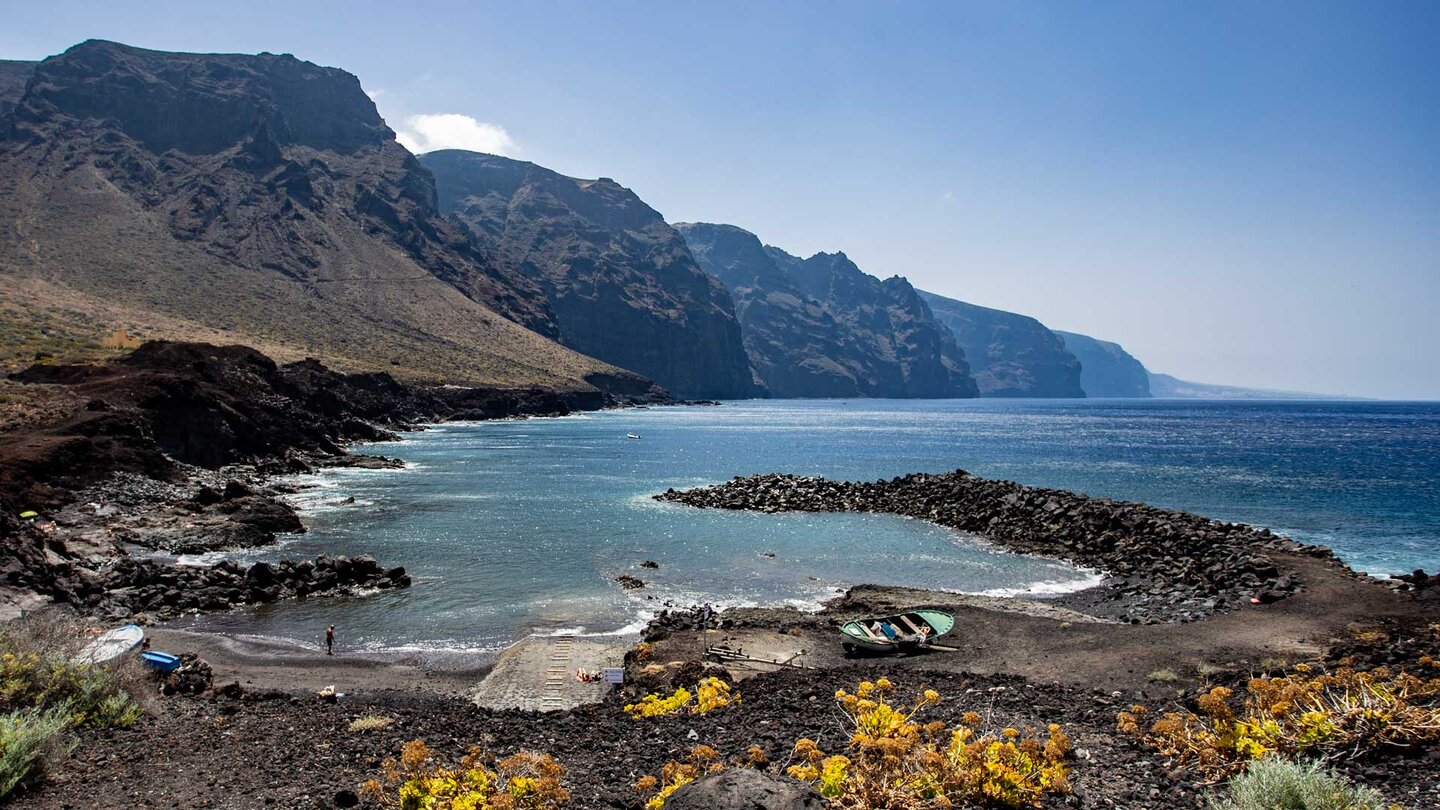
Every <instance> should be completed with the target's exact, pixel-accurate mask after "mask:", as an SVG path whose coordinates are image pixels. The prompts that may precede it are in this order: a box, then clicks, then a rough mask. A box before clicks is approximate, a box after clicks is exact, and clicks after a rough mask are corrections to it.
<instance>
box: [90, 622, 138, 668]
mask: <svg viewBox="0 0 1440 810" xmlns="http://www.w3.org/2000/svg"><path fill="white" fill-rule="evenodd" d="M144 640H145V631H144V630H142V629H141V628H140V625H138V624H127V625H125V626H124V627H117V628H115V629H114V630H106V631H105V632H103V633H101V634H100V635H98V636H96V637H95V638H94V639H92V640H91V641H90V643H89V644H86V645H85V646H84V647H82V648H80V652H79V654H78V655H76V656H75V662H76V663H79V664H99V663H103V662H105V661H110V660H113V659H116V658H119V657H120V656H122V655H124V654H125V653H128V652H130V651H131V650H133V649H135V648H136V647H139V646H140V642H141V641H144Z"/></svg>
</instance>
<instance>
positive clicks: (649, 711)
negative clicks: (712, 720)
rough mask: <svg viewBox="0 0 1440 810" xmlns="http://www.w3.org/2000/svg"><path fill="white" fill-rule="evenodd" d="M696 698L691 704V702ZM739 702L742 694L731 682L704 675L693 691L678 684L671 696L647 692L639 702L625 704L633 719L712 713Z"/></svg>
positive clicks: (627, 712)
mask: <svg viewBox="0 0 1440 810" xmlns="http://www.w3.org/2000/svg"><path fill="white" fill-rule="evenodd" d="M691 700H694V701H695V703H694V705H693V706H692V705H691V704H690V701H691ZM739 702H740V693H739V692H736V691H734V690H733V689H732V688H731V687H730V684H728V683H725V682H724V681H722V680H720V679H719V678H705V679H704V680H702V681H700V683H699V684H698V685H696V687H695V692H694V693H693V694H692V693H691V692H690V690H689V689H686V688H685V687H683V686H682V687H679V688H678V689H676V690H675V691H674V692H672V693H671V694H670V696H669V697H663V698H662V697H660V696H659V695H658V694H654V693H651V694H648V695H646V696H645V697H643V698H641V699H640V702H639V703H630V704H626V706H625V713H626V714H628V715H630V716H631V717H634V718H637V719H638V718H642V717H668V716H671V715H676V714H681V713H682V712H687V713H689V714H709V713H710V712H713V711H715V710H716V709H720V708H723V707H725V706H729V705H731V704H735V703H739Z"/></svg>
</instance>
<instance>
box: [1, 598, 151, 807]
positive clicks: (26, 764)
mask: <svg viewBox="0 0 1440 810" xmlns="http://www.w3.org/2000/svg"><path fill="white" fill-rule="evenodd" d="M86 640H87V639H86V636H85V634H84V633H83V632H82V628H81V626H80V625H79V624H77V623H76V622H75V621H74V620H73V619H71V618H68V617H64V616H60V615H58V614H42V615H38V616H27V617H26V618H24V619H21V620H19V621H15V622H11V623H9V624H7V625H4V626H3V627H0V798H3V797H4V796H6V795H7V794H9V793H10V791H11V790H13V789H14V788H15V786H16V785H18V784H20V782H21V781H22V780H24V779H25V778H26V777H28V776H30V775H32V774H38V773H40V772H42V771H44V770H45V769H46V767H48V766H49V765H50V764H51V763H53V762H54V761H55V760H57V759H59V758H60V757H63V756H64V755H65V754H67V753H69V752H70V750H71V749H72V748H73V747H74V746H75V736H74V734H72V733H71V728H73V727H76V726H92V727H100V728H115V727H120V726H129V725H132V724H133V723H134V722H135V721H136V720H139V719H140V715H141V714H143V711H144V710H143V709H142V708H141V706H140V704H139V703H137V702H136V700H135V698H134V697H132V696H131V695H132V692H134V691H138V690H133V689H132V688H131V685H132V683H133V684H136V685H138V683H139V681H140V680H141V679H143V677H144V675H143V673H142V672H141V671H140V668H139V666H138V665H136V663H135V662H134V661H133V660H122V661H114V662H106V663H104V664H79V663H76V662H75V656H76V653H77V652H78V651H79V650H80V648H81V647H82V646H84V644H85V641H86Z"/></svg>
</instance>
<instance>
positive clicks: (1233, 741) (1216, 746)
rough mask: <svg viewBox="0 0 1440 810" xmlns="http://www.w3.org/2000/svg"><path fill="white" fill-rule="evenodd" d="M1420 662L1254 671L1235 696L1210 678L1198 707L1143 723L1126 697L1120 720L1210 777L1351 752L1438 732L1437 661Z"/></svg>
mask: <svg viewBox="0 0 1440 810" xmlns="http://www.w3.org/2000/svg"><path fill="white" fill-rule="evenodd" d="M1421 665H1422V666H1424V667H1427V668H1429V669H1430V672H1428V673H1423V674H1420V675H1416V674H1411V673H1409V672H1405V671H1403V670H1401V671H1393V670H1391V669H1389V668H1385V667H1380V668H1377V669H1373V670H1369V671H1356V670H1353V669H1350V668H1346V667H1341V668H1338V669H1335V670H1333V671H1323V670H1322V669H1321V668H1320V667H1319V666H1318V665H1315V666H1312V665H1307V664H1297V665H1296V666H1295V668H1294V670H1293V671H1292V672H1291V674H1289V675H1285V676H1283V677H1277V678H1271V677H1261V678H1253V679H1251V680H1250V682H1249V683H1248V684H1247V685H1246V687H1245V689H1244V692H1243V694H1241V695H1239V696H1238V698H1237V696H1236V695H1235V692H1234V690H1231V689H1229V688H1228V687H1224V686H1216V687H1213V688H1211V689H1210V690H1209V691H1207V692H1205V693H1204V694H1203V695H1201V696H1200V697H1199V698H1198V699H1197V700H1196V710H1190V709H1182V710H1179V711H1171V712H1166V713H1164V714H1163V715H1161V716H1160V718H1159V719H1157V720H1155V721H1154V722H1153V723H1150V724H1148V725H1147V724H1146V722H1145V718H1146V716H1147V715H1148V714H1149V711H1148V710H1147V709H1146V707H1144V706H1140V705H1136V706H1132V707H1131V708H1130V710H1129V711H1124V712H1120V713H1119V715H1118V718H1117V727H1118V729H1119V730H1120V731H1121V732H1123V733H1126V734H1131V735H1134V736H1136V737H1138V738H1139V739H1141V740H1143V741H1144V742H1145V743H1146V744H1148V745H1150V746H1152V747H1154V748H1155V749H1157V750H1159V751H1160V752H1161V753H1163V754H1165V755H1167V756H1170V757H1172V758H1173V759H1174V761H1175V762H1176V764H1178V765H1180V766H1182V767H1185V768H1189V769H1191V770H1194V771H1195V772H1197V773H1198V774H1200V775H1201V776H1202V777H1204V778H1208V779H1221V778H1224V777H1227V776H1230V775H1233V774H1236V773H1239V772H1241V771H1243V770H1244V769H1245V768H1246V766H1247V765H1248V764H1249V763H1250V762H1253V761H1255V760H1260V759H1265V758H1267V757H1281V758H1284V759H1294V758H1296V757H1300V756H1317V757H1320V758H1321V759H1323V760H1328V761H1339V760H1353V759H1358V758H1360V757H1362V756H1365V755H1367V754H1369V753H1372V752H1374V751H1376V750H1379V749H1382V748H1406V747H1410V746H1416V745H1422V744H1431V743H1434V742H1436V741H1437V740H1440V668H1437V667H1436V662H1435V661H1434V660H1433V659H1431V658H1428V657H1427V658H1424V659H1421ZM1237 702H1238V705H1237Z"/></svg>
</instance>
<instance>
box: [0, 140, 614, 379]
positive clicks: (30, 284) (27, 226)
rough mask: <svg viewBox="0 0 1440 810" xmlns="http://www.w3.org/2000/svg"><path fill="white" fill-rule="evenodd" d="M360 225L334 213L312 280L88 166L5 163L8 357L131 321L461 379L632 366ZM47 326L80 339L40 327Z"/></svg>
mask: <svg viewBox="0 0 1440 810" xmlns="http://www.w3.org/2000/svg"><path fill="white" fill-rule="evenodd" d="M351 230H352V229H351V228H348V227H346V224H345V223H341V224H337V225H334V226H333V227H332V230H331V236H332V244H333V245H334V247H335V249H334V252H333V253H331V254H330V255H326V256H324V257H323V258H322V262H323V264H322V268H321V271H320V272H317V276H318V277H321V278H324V279H325V281H322V282H316V283H305V282H302V281H299V280H296V279H292V278H290V277H287V276H284V275H281V274H278V273H275V272H272V271H269V270H265V269H255V268H250V267H244V266H236V265H234V264H232V263H229V262H225V261H223V260H221V259H219V258H217V257H215V256H211V255H209V254H207V253H206V252H204V251H203V250H201V249H199V246H198V245H197V244H196V243H193V242H191V243H187V242H180V241H177V240H175V239H174V238H172V237H171V235H170V233H169V226H168V223H167V222H166V220H165V218H164V217H163V216H162V215H160V214H159V213H158V212H154V211H150V210H146V209H145V208H144V207H143V206H142V205H140V204H139V203H138V202H136V201H135V200H134V199H132V198H131V197H130V196H129V195H127V194H125V193H124V192H122V191H120V190H118V189H117V188H115V187H114V186H113V185H112V184H111V183H110V182H109V181H107V180H106V179H105V178H104V177H103V176H102V174H101V173H100V172H98V171H96V170H94V169H93V168H92V167H89V166H84V167H81V168H79V169H76V170H72V171H62V172H59V173H52V172H46V171H44V170H43V169H40V170H39V171H37V172H36V173H34V174H30V175H29V176H15V175H13V174H9V173H7V176H4V177H0V235H3V239H0V275H3V276H4V280H5V291H4V295H0V318H3V319H4V323H3V328H4V329H5V334H6V338H7V339H6V340H5V341H4V349H3V350H0V351H4V352H5V354H6V355H8V356H7V357H5V358H4V359H5V360H6V361H8V362H9V364H23V363H25V362H28V361H30V360H31V359H33V353H32V355H31V356H28V357H27V356H20V355H19V352H21V351H24V350H25V349H27V348H30V346H32V345H33V346H34V347H35V349H37V350H48V351H50V352H52V353H57V354H58V355H70V356H83V355H86V354H92V355H93V354H95V353H98V352H104V351H106V350H105V349H104V347H103V346H100V345H99V344H100V342H101V340H102V339H103V338H104V337H105V336H106V335H109V334H110V333H111V332H113V331H116V330H121V331H125V332H128V333H129V334H132V335H135V336H143V337H169V338H177V339H196V340H207V341H211V342H216V343H222V344H223V343H245V344H249V345H253V346H255V347H256V348H259V349H261V350H262V351H265V352H266V353H268V354H273V355H274V356H276V357H277V359H298V358H299V357H303V356H307V355H314V356H320V357H322V358H324V359H325V360H326V361H327V362H328V363H330V364H332V365H334V366H336V367H338V368H342V369H345V370H367V369H369V370H373V369H383V370H388V371H391V372H392V373H396V374H397V375H399V376H404V377H410V378H418V379H429V380H443V381H448V382H456V383H475V384H488V385H501V386H510V385H517V386H518V385H532V384H538V385H546V386H553V387H557V388H573V389H582V390H583V389H586V388H589V387H590V386H589V385H588V384H587V383H585V382H584V379H583V378H584V377H585V376H586V375H589V374H593V373H607V372H608V373H614V374H623V373H624V372H621V371H620V370H618V369H615V368H614V367H612V366H609V365H607V364H605V363H601V362H600V361H598V360H593V359H591V358H588V357H585V356H583V355H580V354H577V353H575V352H573V351H570V350H568V349H565V348H563V347H561V346H559V345H558V344H556V343H554V342H552V341H550V340H547V339H545V338H543V337H541V336H539V335H537V334H535V333H534V332H531V331H529V330H527V329H525V328H524V327H521V326H520V325H518V324H515V323H513V322H511V321H509V320H507V319H505V318H503V317H500V316H499V315H496V314H495V313H494V312H492V311H491V310H489V309H487V308H486V307H484V306H481V305H480V304H478V303H477V302H475V301H472V300H470V299H469V298H466V297H465V296H464V295H462V294H461V293H460V292H459V291H458V290H456V289H455V288H453V287H451V286H449V285H447V284H445V283H443V282H441V281H440V280H439V279H437V278H435V277H434V276H433V275H431V274H430V273H429V272H428V271H426V270H425V268H423V267H420V266H419V265H418V264H417V263H416V262H415V261H414V260H413V259H412V258H411V257H409V256H407V255H405V254H404V253H403V252H402V251H400V250H398V249H396V248H394V247H393V246H390V245H388V244H385V243H383V242H381V241H379V240H375V239H371V238H368V237H367V236H366V235H365V234H363V233H360V232H358V230H359V229H358V228H355V229H353V231H352V232H346V231H351ZM46 327H49V328H50V329H52V330H55V331H57V332H61V333H64V332H68V333H69V334H70V336H71V338H70V339H69V340H66V339H64V337H63V336H58V337H60V338H61V339H59V340H55V341H46V340H44V339H43V338H44V337H45V336H44V335H42V334H41V329H43V328H46ZM87 344H89V345H87ZM392 360H398V361H400V365H399V366H398V367H397V366H394V365H392V364H391V361H392Z"/></svg>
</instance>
